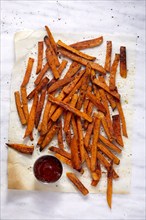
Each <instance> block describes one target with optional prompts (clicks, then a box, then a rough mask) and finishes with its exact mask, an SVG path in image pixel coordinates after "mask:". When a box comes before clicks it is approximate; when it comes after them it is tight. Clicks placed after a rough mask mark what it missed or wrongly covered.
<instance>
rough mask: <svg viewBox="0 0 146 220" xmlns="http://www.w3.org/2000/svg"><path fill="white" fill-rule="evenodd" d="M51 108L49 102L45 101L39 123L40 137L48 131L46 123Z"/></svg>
mask: <svg viewBox="0 0 146 220" xmlns="http://www.w3.org/2000/svg"><path fill="white" fill-rule="evenodd" d="M50 108H51V102H49V101H47V102H46V106H45V109H44V113H43V118H42V122H41V135H44V134H46V133H47V131H48V121H49V112H50Z"/></svg>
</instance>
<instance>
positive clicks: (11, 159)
mask: <svg viewBox="0 0 146 220" xmlns="http://www.w3.org/2000/svg"><path fill="white" fill-rule="evenodd" d="M45 35H46V32H45V31H42V30H38V31H33V30H26V31H22V32H18V33H16V34H15V37H14V42H15V57H16V61H15V65H14V68H13V71H12V79H11V109H10V123H9V142H10V143H27V144H32V143H33V144H34V146H35V150H34V153H33V155H32V156H28V155H24V154H21V153H19V152H16V151H15V150H13V149H10V148H9V149H8V188H9V189H19V190H20V189H21V190H46V191H58V192H77V193H78V191H77V190H76V189H75V187H74V186H73V185H72V183H70V181H69V180H68V179H67V177H66V172H67V171H68V172H69V171H72V170H71V169H70V168H69V167H68V166H66V165H63V175H62V178H61V179H60V180H59V181H57V182H56V183H52V184H42V183H40V182H39V181H37V180H36V179H35V177H34V175H33V164H34V162H35V160H36V159H37V158H38V157H40V156H42V155H45V154H48V147H46V149H44V150H43V151H42V152H41V153H40V152H39V149H38V148H37V146H36V143H37V139H38V133H37V131H36V130H34V141H33V142H31V141H29V140H28V139H25V140H23V136H24V132H25V128H23V127H22V126H21V124H20V120H19V117H18V114H17V110H16V106H15V100H14V91H16V90H19V88H20V85H21V82H22V79H23V76H24V74H25V70H26V66H27V60H28V58H29V57H33V58H35V62H34V66H33V72H32V76H31V79H30V82H29V84H28V85H27V92H28V93H29V92H30V91H31V90H32V89H33V87H34V86H33V82H34V79H35V77H36V74H35V71H36V64H37V43H38V41H41V40H43V38H44V36H45ZM98 36H101V33H100V34H99V33H97V34H95V33H94V34H92V33H90V34H87V33H84V34H74V33H68V34H67V33H65V34H61V33H55V34H54V37H55V40H56V41H57V40H59V39H61V40H62V41H64V42H65V43H67V44H71V43H74V42H77V41H81V40H84V39H90V38H94V37H98ZM103 38H104V42H103V43H102V45H100V46H99V47H95V48H92V49H88V50H85V52H87V53H89V54H90V55H93V56H96V57H97V62H98V63H99V64H101V65H103V66H104V60H105V52H106V41H107V40H112V43H113V51H112V60H113V59H114V54H115V53H119V48H120V46H126V48H127V64H128V77H127V79H122V78H121V77H120V74H119V70H118V73H117V75H116V76H117V78H116V80H117V85H118V89H119V93H120V94H121V99H122V106H123V109H124V113H125V117H126V122H127V130H128V136H129V138H124V137H123V140H124V144H125V146H124V149H123V151H122V154H121V155H120V156H119V155H118V157H119V158H120V160H121V162H120V165H119V166H116V165H114V168H115V170H116V171H117V173H118V174H119V176H120V178H119V179H118V180H116V181H114V182H113V192H114V193H129V192H130V180H131V155H132V154H131V144H132V114H133V105H132V98H133V91H134V71H135V59H134V58H135V50H134V49H135V37H132V36H127V35H126V36H124V35H123V36H121V35H120V36H119V35H117V34H113V35H108V34H104V35H103ZM43 62H44V64H45V62H46V59H45V54H44V60H43ZM69 64H70V63H68V65H67V67H66V70H67V69H68V67H69ZM66 70H65V71H64V72H66ZM47 75H48V77H49V78H50V79H51V77H52V74H51V73H50V71H48V73H47ZM63 75H64V74H63ZM30 106H31V103H30V105H29V108H30ZM115 114H116V112H115ZM56 144H57V139H56V137H54V139H53V140H52V142H51V144H50V145H49V146H51V145H54V146H55V145H56ZM66 147H67V146H66ZM49 154H53V153H51V152H49ZM84 170H85V172H84V174H83V175H82V176H81V175H80V174H79V173H78V172H76V171H75V173H76V174H77V175H78V177H79V178H80V180H81V181H82V182H83V184H84V185H85V186H86V187H87V188H88V190H89V192H91V193H97V192H105V191H106V174H104V173H103V174H102V178H101V180H100V182H99V184H98V186H97V187H93V186H91V177H90V174H89V172H88V170H87V168H86V167H85V168H84Z"/></svg>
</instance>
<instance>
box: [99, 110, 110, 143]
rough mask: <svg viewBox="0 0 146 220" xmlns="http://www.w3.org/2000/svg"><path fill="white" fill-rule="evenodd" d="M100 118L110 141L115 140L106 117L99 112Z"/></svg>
mask: <svg viewBox="0 0 146 220" xmlns="http://www.w3.org/2000/svg"><path fill="white" fill-rule="evenodd" d="M98 117H99V118H100V119H101V123H102V126H103V128H104V131H105V133H106V135H107V137H108V139H109V141H113V138H112V136H111V133H110V131H109V128H108V125H107V121H106V118H105V116H104V115H103V113H101V112H99V113H98Z"/></svg>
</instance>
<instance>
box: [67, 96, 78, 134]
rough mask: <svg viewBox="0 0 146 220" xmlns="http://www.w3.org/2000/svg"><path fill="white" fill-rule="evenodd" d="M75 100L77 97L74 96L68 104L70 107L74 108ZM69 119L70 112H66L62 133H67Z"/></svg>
mask: <svg viewBox="0 0 146 220" xmlns="http://www.w3.org/2000/svg"><path fill="white" fill-rule="evenodd" d="M77 100H78V95H77V94H74V95H73V97H72V100H71V102H70V105H71V106H72V107H75V105H76V103H77ZM71 117H72V112H67V113H66V115H65V119H64V132H67V131H68V129H69V126H70V121H71Z"/></svg>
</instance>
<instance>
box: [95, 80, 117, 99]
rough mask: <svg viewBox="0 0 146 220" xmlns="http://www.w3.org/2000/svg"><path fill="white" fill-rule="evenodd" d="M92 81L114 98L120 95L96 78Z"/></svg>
mask: <svg viewBox="0 0 146 220" xmlns="http://www.w3.org/2000/svg"><path fill="white" fill-rule="evenodd" d="M93 83H95V84H96V85H97V86H99V87H100V88H102V89H104V90H105V91H106V92H108V93H109V94H111V95H112V96H114V97H115V98H116V99H118V100H119V99H120V95H119V94H118V93H117V92H116V91H111V90H110V89H109V87H108V86H107V85H106V84H105V83H103V82H101V81H99V80H98V79H94V80H93Z"/></svg>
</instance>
